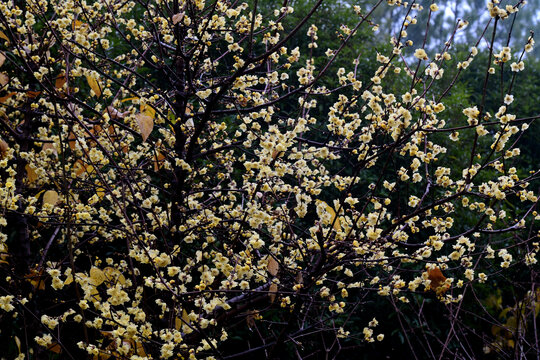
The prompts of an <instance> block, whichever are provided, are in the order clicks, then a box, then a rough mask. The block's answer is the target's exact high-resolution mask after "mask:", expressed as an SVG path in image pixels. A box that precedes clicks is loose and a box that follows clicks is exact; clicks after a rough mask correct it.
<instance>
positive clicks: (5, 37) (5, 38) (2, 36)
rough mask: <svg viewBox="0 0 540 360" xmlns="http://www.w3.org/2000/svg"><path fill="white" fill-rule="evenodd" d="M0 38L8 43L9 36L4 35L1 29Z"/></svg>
mask: <svg viewBox="0 0 540 360" xmlns="http://www.w3.org/2000/svg"><path fill="white" fill-rule="evenodd" d="M0 39H4V40H6V41H7V43H8V44H9V38H8V37H7V36H6V34H4V32H3V31H0Z"/></svg>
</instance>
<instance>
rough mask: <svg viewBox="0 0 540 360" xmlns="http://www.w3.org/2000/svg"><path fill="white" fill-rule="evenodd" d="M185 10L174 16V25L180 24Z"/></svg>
mask: <svg viewBox="0 0 540 360" xmlns="http://www.w3.org/2000/svg"><path fill="white" fill-rule="evenodd" d="M184 14H185V13H184V12H183V11H182V12H179V13H178V14H174V15H173V17H172V22H173V24H174V25H176V24H178V23H179V22H180V21H182V19H183V18H184Z"/></svg>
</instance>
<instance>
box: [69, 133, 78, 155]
mask: <svg viewBox="0 0 540 360" xmlns="http://www.w3.org/2000/svg"><path fill="white" fill-rule="evenodd" d="M76 139H77V136H75V133H74V132H73V131H70V132H69V135H68V145H69V148H70V149H71V150H75V140H76Z"/></svg>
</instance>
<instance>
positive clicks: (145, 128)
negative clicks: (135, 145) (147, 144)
mask: <svg viewBox="0 0 540 360" xmlns="http://www.w3.org/2000/svg"><path fill="white" fill-rule="evenodd" d="M135 118H136V119H137V124H138V125H139V129H140V130H141V135H142V138H143V141H146V139H148V136H150V133H151V132H152V129H153V128H154V119H152V118H151V117H150V116H148V115H144V114H137V115H135Z"/></svg>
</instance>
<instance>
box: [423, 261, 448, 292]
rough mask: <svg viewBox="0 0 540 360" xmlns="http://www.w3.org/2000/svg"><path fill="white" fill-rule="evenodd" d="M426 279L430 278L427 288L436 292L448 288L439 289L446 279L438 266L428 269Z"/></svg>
mask: <svg viewBox="0 0 540 360" xmlns="http://www.w3.org/2000/svg"><path fill="white" fill-rule="evenodd" d="M428 279H429V280H431V283H430V284H429V288H430V289H431V290H433V291H435V292H437V294H439V293H444V292H446V290H448V289H446V288H442V289H441V285H443V284H444V282H445V281H446V277H445V276H444V275H443V273H442V272H441V269H439V267H438V266H436V267H434V268H431V269H429V270H428Z"/></svg>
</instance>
